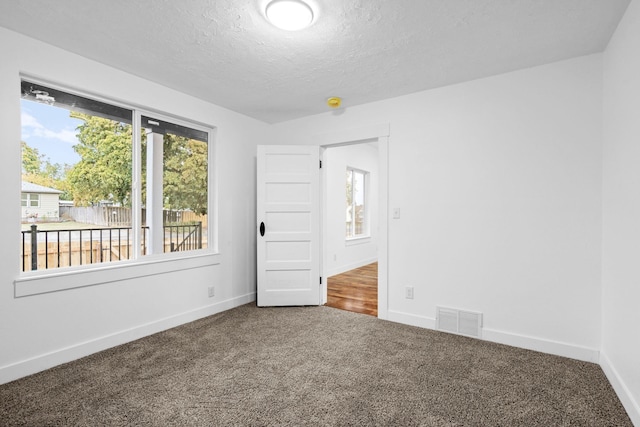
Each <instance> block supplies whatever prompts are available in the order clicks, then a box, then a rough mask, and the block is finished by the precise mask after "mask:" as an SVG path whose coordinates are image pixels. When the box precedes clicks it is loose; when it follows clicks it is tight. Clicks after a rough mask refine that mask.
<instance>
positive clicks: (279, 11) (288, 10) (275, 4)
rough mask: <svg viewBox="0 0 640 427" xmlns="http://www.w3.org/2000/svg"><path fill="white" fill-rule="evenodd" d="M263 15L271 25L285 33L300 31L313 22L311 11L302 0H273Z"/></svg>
mask: <svg viewBox="0 0 640 427" xmlns="http://www.w3.org/2000/svg"><path fill="white" fill-rule="evenodd" d="M265 14H266V16H267V19H269V21H270V22H271V23H272V24H273V25H275V26H276V27H278V28H281V29H283V30H286V31H297V30H302V29H303V28H306V27H308V26H309V25H311V22H312V21H313V10H312V9H311V7H310V6H309V5H308V4H306V3H305V2H303V1H302V0H273V1H272V2H271V3H269V4H268V5H267V8H266V10H265Z"/></svg>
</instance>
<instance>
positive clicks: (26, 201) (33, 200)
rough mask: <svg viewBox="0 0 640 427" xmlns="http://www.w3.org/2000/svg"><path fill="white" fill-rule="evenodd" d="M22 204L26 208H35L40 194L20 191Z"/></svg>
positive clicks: (37, 205)
mask: <svg viewBox="0 0 640 427" xmlns="http://www.w3.org/2000/svg"><path fill="white" fill-rule="evenodd" d="M21 204H22V206H23V207H27V208H37V207H39V206H40V195H39V194H33V193H22V203H21Z"/></svg>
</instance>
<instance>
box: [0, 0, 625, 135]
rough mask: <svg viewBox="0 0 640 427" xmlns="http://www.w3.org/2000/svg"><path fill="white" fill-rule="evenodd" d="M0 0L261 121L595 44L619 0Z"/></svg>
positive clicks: (41, 34) (77, 45)
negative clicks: (304, 22)
mask: <svg viewBox="0 0 640 427" xmlns="http://www.w3.org/2000/svg"><path fill="white" fill-rule="evenodd" d="M308 2H309V3H310V4H312V5H314V7H315V9H316V18H315V20H314V23H313V25H312V26H311V27H309V28H307V29H305V30H302V31H299V32H295V33H291V32H286V31H282V30H279V29H276V28H274V27H273V26H271V25H270V24H269V23H268V22H266V21H265V19H264V16H263V13H262V11H263V10H264V6H265V3H267V0H245V1H240V0H180V1H176V0H136V1H132V0H55V1H51V0H2V1H1V2H0V26H3V27H6V28H8V29H11V30H14V31H17V32H20V33H23V34H26V35H28V36H31V37H34V38H36V39H39V40H43V41H45V42H47V43H50V44H53V45H55V46H59V47H61V48H64V49H66V50H69V51H71V52H75V53H78V54H80V55H83V56H85V57H88V58H91V59H94V60H96V61H99V62H102V63H105V64H108V65H111V66H113V67H116V68H119V69H122V70H125V71H128V72H130V73H132V74H136V75H138V76H142V77H144V78H146V79H149V80H152V81H155V82H157V83H161V84H163V85H165V86H168V87H171V88H174V89H177V90H179V91H182V92H185V93H188V94H191V95H194V96H196V97H198V98H202V99H205V100H207V101H210V102H212V103H215V104H218V105H221V106H223V107H226V108H229V109H231V110H234V111H237V112H240V113H243V114H246V115H248V116H251V117H255V118H257V119H259V120H262V121H265V122H269V123H275V122H280V121H284V120H289V119H293V118H297V117H302V116H307V115H311V114H316V113H321V112H324V111H327V109H328V107H327V106H326V103H325V100H326V99H327V98H328V97H329V96H341V97H342V98H343V108H349V106H353V105H357V104H362V103H365V102H371V101H376V100H380V99H385V98H390V97H394V96H399V95H404V94H407V93H412V92H416V91H420V90H424V89H430V88H435V87H440V86H444V85H448V84H452V83H457V82H462V81H467V80H472V79H477V78H481V77H486V76H490V75H494V74H499V73H504V72H508V71H513V70H517V69H521V68H526V67H531V66H535V65H540V64H545V63H549V62H553V61H558V60H562V59H567V58H571V57H575V56H580V55H586V54H590V53H595V52H601V51H602V50H604V48H605V47H606V45H607V42H608V41H609V38H610V37H611V34H612V33H613V31H614V30H615V28H616V25H617V24H618V22H619V21H620V18H621V17H622V15H623V13H624V11H625V9H626V7H627V5H628V3H629V0H313V1H311V0H309V1H308Z"/></svg>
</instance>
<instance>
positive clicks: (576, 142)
mask: <svg viewBox="0 0 640 427" xmlns="http://www.w3.org/2000/svg"><path fill="white" fill-rule="evenodd" d="M601 60H602V56H601V55H590V56H586V57H580V58H576V59H572V60H568V61H563V62H558V63H554V64H549V65H545V66H541V67H536V68H531V69H526V70H522V71H518V72H513V73H508V74H504V75H499V76H495V77H491V78H486V79H482V80H476V81H472V82H467V83H463V84H459V85H455V86H449V87H445V88H441V89H436V90H430V91H425V92H420V93H415V94H412V95H408V96H403V97H398V98H394V99H389V100H385V101H381V102H376V103H371V104H367V105H362V106H357V107H349V100H348V99H345V100H344V105H345V106H346V109H345V110H344V111H342V112H341V113H340V114H336V113H331V112H330V113H326V114H322V115H317V116H312V117H307V118H303V119H299V120H295V121H291V122H286V123H281V124H278V125H275V126H274V131H275V135H274V141H277V142H278V143H299V141H305V140H306V141H308V143H313V141H314V135H316V134H322V133H325V132H328V131H346V130H348V129H352V128H357V127H363V126H367V125H371V124H377V123H387V122H388V123H390V126H391V133H390V138H389V155H388V159H386V160H387V161H388V164H389V209H393V208H401V218H400V219H390V220H389V221H390V223H389V237H388V238H389V270H388V282H389V287H388V298H389V318H390V319H391V320H397V321H402V322H405V323H411V324H416V325H420V326H426V327H433V326H434V320H435V319H434V317H435V309H436V306H438V305H442V306H449V307H455V308H463V309H469V310H477V311H480V312H483V313H484V315H485V323H484V327H485V329H484V337H485V338H487V339H490V340H494V341H501V342H507V343H511V344H514V345H519V346H522V347H529V348H535V349H539V350H543V351H547V352H551V353H558V354H563V355H567V356H572V357H576V358H580V359H586V360H597V359H598V349H599V348H600V321H601V313H600V293H601V287H600V275H601V201H602V195H601V182H602V165H601V150H602V145H601V138H602V126H601V121H602V110H601V109H602V67H601V66H602V62H601ZM405 286H414V287H415V298H414V299H413V300H408V299H405V298H404V287H405Z"/></svg>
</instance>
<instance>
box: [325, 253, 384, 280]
mask: <svg viewBox="0 0 640 427" xmlns="http://www.w3.org/2000/svg"><path fill="white" fill-rule="evenodd" d="M376 261H378V258H369V259H364V260H360V261H356V262H352V263H351V264H347V265H341V266H339V267H336V268H334V269H332V270H329V271H327V273H326V274H327V277H331V276H335V275H336V274H342V273H344V272H347V271H349V270H353V269H356V268H360V267H364V266H365V265H369V264H372V263H374V262H376Z"/></svg>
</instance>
